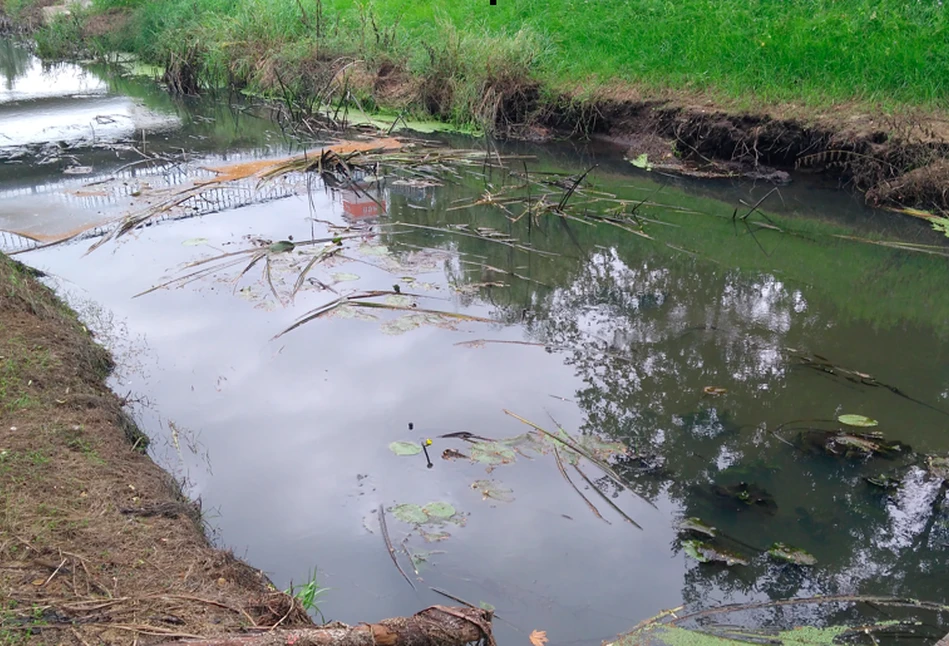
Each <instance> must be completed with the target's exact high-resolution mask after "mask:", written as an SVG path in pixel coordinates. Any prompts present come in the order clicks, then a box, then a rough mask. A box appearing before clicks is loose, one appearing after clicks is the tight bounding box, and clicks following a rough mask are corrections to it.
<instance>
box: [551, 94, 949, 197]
mask: <svg viewBox="0 0 949 646" xmlns="http://www.w3.org/2000/svg"><path fill="white" fill-rule="evenodd" d="M629 94H630V95H631V96H629V95H627V96H624V94H623V93H622V92H617V93H615V94H613V95H611V96H605V97H597V98H593V99H587V100H586V101H585V102H577V101H573V100H567V99H561V104H560V105H561V106H564V107H563V108H554V109H550V108H547V109H546V110H543V111H542V113H541V116H540V120H541V122H542V123H544V124H545V125H547V126H549V127H552V128H555V129H558V130H561V131H562V130H564V129H567V128H570V129H572V130H573V131H576V132H582V133H584V134H587V135H592V136H605V137H609V138H611V139H614V140H617V141H620V142H624V143H626V144H628V145H629V150H628V153H627V157H629V158H630V159H636V158H637V157H639V156H640V155H642V154H646V155H647V158H648V159H649V161H650V162H651V163H653V164H654V165H658V166H659V167H665V168H668V169H672V170H678V171H679V172H682V173H683V174H687V175H698V176H704V177H715V176H745V177H750V178H753V179H763V180H768V181H772V182H775V183H783V182H786V181H789V180H790V175H789V173H790V172H793V171H798V172H808V173H825V174H829V175H831V176H833V177H837V178H839V179H840V181H841V184H842V185H844V186H850V187H852V188H854V189H856V190H858V191H860V192H863V193H865V194H866V196H867V199H868V201H869V202H870V203H871V204H873V205H875V206H888V207H914V208H917V209H925V210H930V211H935V212H944V211H947V210H949V199H947V197H949V196H947V191H946V188H947V184H946V173H945V168H946V164H947V160H949V117H947V116H946V115H939V114H932V113H911V112H905V113H903V114H899V115H883V114H882V113H881V114H879V115H873V114H868V113H866V112H860V111H858V110H859V106H839V108H837V109H834V110H828V111H824V112H816V111H813V110H807V109H804V108H801V107H798V106H769V107H768V108H767V109H762V110H760V111H757V112H749V111H747V110H743V109H742V110H739V109H734V108H733V109H728V108H727V106H726V107H722V106H721V104H720V103H710V102H699V101H697V100H696V99H697V98H699V97H695V96H684V95H678V96H676V95H672V96H668V97H660V98H658V99H651V100H647V99H643V98H642V97H641V96H639V95H638V93H637V92H630V93H629Z"/></svg>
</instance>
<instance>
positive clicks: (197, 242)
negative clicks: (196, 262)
mask: <svg viewBox="0 0 949 646" xmlns="http://www.w3.org/2000/svg"><path fill="white" fill-rule="evenodd" d="M207 243H208V239H207V238H188V239H187V240H185V241H184V242H182V243H181V244H183V245H184V246H186V247H198V246H201V245H203V244H207Z"/></svg>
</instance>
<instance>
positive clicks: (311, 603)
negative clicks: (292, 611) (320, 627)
mask: <svg viewBox="0 0 949 646" xmlns="http://www.w3.org/2000/svg"><path fill="white" fill-rule="evenodd" d="M327 590H329V588H323V587H320V585H319V584H318V583H317V581H316V568H314V569H313V571H312V572H311V573H310V575H309V580H308V581H307V582H306V583H304V584H303V585H301V586H299V587H296V586H294V585H293V582H292V581H291V582H290V587H289V588H288V589H287V590H285V591H284V592H285V593H286V594H288V595H290V596H292V597H294V598H296V599H298V600H299V601H300V604H301V605H302V606H303V609H304V610H306V611H307V612H308V613H311V614H318V615H319V616H320V619H321V620H322V621H323V623H326V618H325V617H324V616H323V612H322V611H321V610H320V608H319V605H318V603H317V602H318V600H319V598H320V596H322V595H323V593H324V592H326V591H327Z"/></svg>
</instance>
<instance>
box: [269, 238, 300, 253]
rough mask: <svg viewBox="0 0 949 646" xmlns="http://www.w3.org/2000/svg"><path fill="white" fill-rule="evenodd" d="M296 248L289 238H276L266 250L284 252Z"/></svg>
mask: <svg viewBox="0 0 949 646" xmlns="http://www.w3.org/2000/svg"><path fill="white" fill-rule="evenodd" d="M296 248H297V246H296V245H295V244H293V243H292V242H290V241H289V240H278V241H277V242H274V243H273V244H271V245H270V246H269V247H267V251H269V252H270V253H286V252H288V251H293V250H294V249H296Z"/></svg>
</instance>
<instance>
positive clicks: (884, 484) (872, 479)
mask: <svg viewBox="0 0 949 646" xmlns="http://www.w3.org/2000/svg"><path fill="white" fill-rule="evenodd" d="M864 480H866V481H867V482H868V483H869V484H872V485H873V486H874V487H879V488H880V489H885V490H887V491H892V490H894V489H899V487H900V485H901V484H903V481H902V480H900V478H898V477H896V476H893V475H890V474H887V473H881V474H880V475H877V476H866V477H865V478H864Z"/></svg>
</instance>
